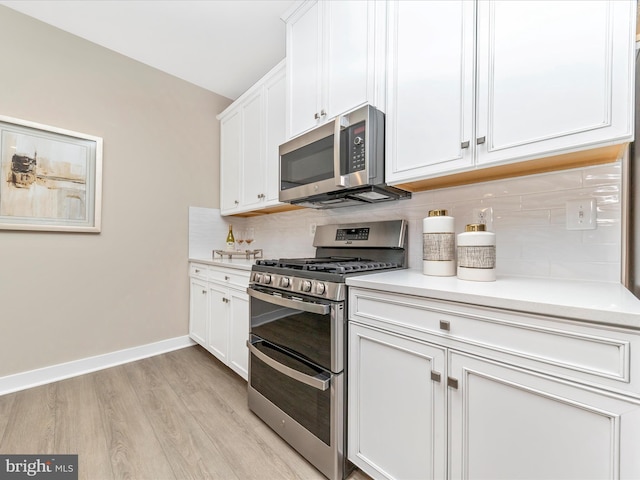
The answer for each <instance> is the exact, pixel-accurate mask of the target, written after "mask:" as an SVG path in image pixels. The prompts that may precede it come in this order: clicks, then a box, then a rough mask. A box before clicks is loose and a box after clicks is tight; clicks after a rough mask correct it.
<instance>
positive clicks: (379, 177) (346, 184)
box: [279, 105, 411, 208]
mask: <svg viewBox="0 0 640 480" xmlns="http://www.w3.org/2000/svg"><path fill="white" fill-rule="evenodd" d="M410 197H411V193H409V192H406V191H404V190H400V189H399V188H395V187H390V186H388V185H386V184H385V182H384V114H383V113H382V112H381V111H379V110H376V109H375V108H374V107H372V106H370V105H366V106H364V107H360V108H358V109H357V110H354V111H352V112H349V113H345V114H343V115H340V116H338V117H337V118H336V119H335V120H334V121H332V122H328V123H326V124H324V125H321V126H319V127H317V128H315V129H313V130H311V131H309V132H307V133H304V134H302V135H300V136H298V137H296V138H294V139H293V140H290V141H288V142H287V143H284V144H282V145H280V194H279V199H280V201H281V202H288V203H293V204H297V205H301V206H305V207H313V208H334V207H345V206H350V205H354V204H362V203H363V202H364V203H377V202H384V201H389V200H398V199H401V198H410Z"/></svg>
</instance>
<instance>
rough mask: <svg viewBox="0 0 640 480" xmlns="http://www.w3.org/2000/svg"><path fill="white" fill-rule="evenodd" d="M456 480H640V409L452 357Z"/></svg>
mask: <svg viewBox="0 0 640 480" xmlns="http://www.w3.org/2000/svg"><path fill="white" fill-rule="evenodd" d="M449 375H450V377H452V378H454V379H455V380H457V382H458V385H457V388H449V406H450V411H449V416H450V426H451V427H450V431H449V448H450V467H449V472H450V478H451V479H466V478H491V479H515V478H535V479H536V480H543V479H553V480H560V479H581V480H588V479H594V480H595V479H598V480H600V479H605V478H608V479H614V478H640V461H639V460H638V446H639V445H640V404H638V402H633V401H630V400H624V399H622V398H620V397H617V396H615V395H613V394H607V393H605V392H604V391H598V390H595V389H593V388H589V387H582V386H580V385H577V384H572V383H569V382H565V381H562V380H559V379H555V378H553V377H548V376H544V375H540V374H536V373H533V372H529V371H526V370H522V369H518V368H515V367H509V366H507V365H505V364H501V363H498V362H492V361H490V360H485V359H482V358H480V357H475V356H472V355H467V354H463V353H457V352H452V353H450V359H449Z"/></svg>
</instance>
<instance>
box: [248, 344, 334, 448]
mask: <svg viewBox="0 0 640 480" xmlns="http://www.w3.org/2000/svg"><path fill="white" fill-rule="evenodd" d="M255 346H256V348H258V349H259V350H260V351H261V352H263V353H265V354H266V355H268V356H269V357H271V358H273V359H274V360H276V361H277V362H278V363H281V364H284V365H286V366H288V367H291V368H294V369H295V370H298V371H301V372H302V373H304V374H306V375H311V376H315V375H317V374H318V373H321V372H322V370H321V369H314V368H310V367H309V366H308V365H305V364H304V363H302V362H299V361H298V360H296V359H295V358H293V357H290V356H289V355H286V354H285V353H283V352H281V351H279V350H278V349H276V348H274V347H272V346H269V345H268V344H265V343H262V342H260V343H258V344H256V345H255ZM250 381H251V386H252V387H253V388H254V389H255V390H257V391H258V392H260V393H261V394H262V395H263V396H264V397H266V398H267V399H268V400H270V401H271V402H272V403H273V404H274V405H277V406H278V408H280V409H281V410H282V411H283V412H285V413H286V414H287V415H289V416H290V417H291V418H293V419H294V420H295V421H296V422H298V423H299V424H300V425H302V426H303V427H305V428H306V429H307V430H309V431H310V432H311V433H313V434H314V435H315V436H316V437H318V438H319V439H320V440H322V441H323V442H324V443H326V444H327V445H330V441H331V440H330V438H331V424H330V421H331V388H328V389H327V390H324V391H322V390H318V389H316V388H314V387H311V386H309V385H306V384H304V383H301V382H299V381H297V380H294V379H293V378H291V377H289V376H287V375H285V374H283V373H280V372H278V371H277V370H275V369H273V368H271V367H270V366H269V365H267V364H266V363H264V362H263V361H261V360H260V359H259V358H257V357H256V356H255V355H253V354H252V355H251V379H250ZM332 381H333V379H332Z"/></svg>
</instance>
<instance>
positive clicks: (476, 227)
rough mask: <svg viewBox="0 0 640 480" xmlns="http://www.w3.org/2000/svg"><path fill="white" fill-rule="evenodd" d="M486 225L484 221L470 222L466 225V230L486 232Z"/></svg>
mask: <svg viewBox="0 0 640 480" xmlns="http://www.w3.org/2000/svg"><path fill="white" fill-rule="evenodd" d="M485 230H486V225H485V224H484V223H470V224H468V225H467V226H466V227H464V231H465V232H484V231H485Z"/></svg>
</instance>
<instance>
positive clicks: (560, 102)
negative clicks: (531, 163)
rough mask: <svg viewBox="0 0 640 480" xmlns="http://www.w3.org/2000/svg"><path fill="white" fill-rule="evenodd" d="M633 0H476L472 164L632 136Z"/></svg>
mask: <svg viewBox="0 0 640 480" xmlns="http://www.w3.org/2000/svg"><path fill="white" fill-rule="evenodd" d="M634 3H635V2H631V1H589V2H580V3H579V4H576V2H574V1H553V2H540V1H518V2H509V1H499V2H479V3H478V26H479V28H478V126H477V133H476V137H477V138H483V137H485V138H486V141H485V143H483V144H481V145H479V146H478V155H477V157H478V163H479V164H488V163H495V162H503V161H508V160H511V159H514V158H516V159H517V158H530V157H532V156H536V155H539V154H545V153H548V152H560V151H566V150H573V149H581V148H586V147H589V146H592V145H597V144H602V143H616V142H624V141H628V140H631V132H632V119H633V116H632V105H633V65H634V64H633V53H634V38H635V15H634V14H633V13H634V9H633V6H634Z"/></svg>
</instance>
